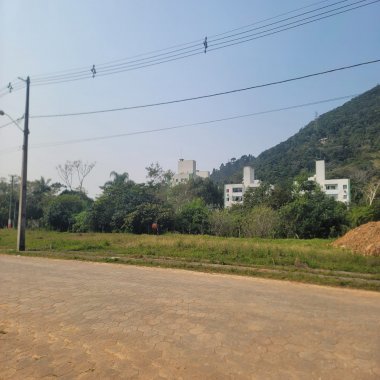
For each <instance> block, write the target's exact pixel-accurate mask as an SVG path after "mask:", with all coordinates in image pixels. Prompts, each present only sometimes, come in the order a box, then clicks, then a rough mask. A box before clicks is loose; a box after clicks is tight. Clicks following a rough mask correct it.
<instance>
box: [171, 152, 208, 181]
mask: <svg viewBox="0 0 380 380" xmlns="http://www.w3.org/2000/svg"><path fill="white" fill-rule="evenodd" d="M196 177H201V178H209V177H210V172H208V171H206V170H197V163H196V161H195V160H184V159H183V158H181V159H180V160H179V161H178V173H177V174H174V176H173V180H172V184H173V185H178V184H179V183H181V182H187V181H188V180H189V179H191V178H196Z"/></svg>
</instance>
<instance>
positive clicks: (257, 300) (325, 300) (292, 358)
mask: <svg viewBox="0 0 380 380" xmlns="http://www.w3.org/2000/svg"><path fill="white" fill-rule="evenodd" d="M0 378H1V379H41V378H44V379H49V378H51V379H56V378H62V379H281V380H284V379H339V380H342V379H344V380H348V379H379V378H380V294H378V293H372V292H365V291H355V290H345V289H333V288H328V287H319V286H313V285H302V284H297V283H290V282H280V281H272V280H263V279H255V278H244V277H237V276H229V275H220V274H216V275H212V274H202V273H194V272H187V271H181V270H172V269H160V268H158V269H153V268H140V267H133V266H124V265H117V264H96V263H88V262H75V261H60V260H52V259H40V258H27V257H11V256H4V255H0Z"/></svg>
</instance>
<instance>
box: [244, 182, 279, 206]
mask: <svg viewBox="0 0 380 380" xmlns="http://www.w3.org/2000/svg"><path fill="white" fill-rule="evenodd" d="M271 195H272V187H271V185H270V184H269V183H266V182H262V183H261V184H260V186H259V187H249V188H248V189H247V191H246V192H245V193H244V199H243V206H244V208H245V209H247V210H250V209H252V208H254V207H256V206H260V205H269V201H270V198H271Z"/></svg>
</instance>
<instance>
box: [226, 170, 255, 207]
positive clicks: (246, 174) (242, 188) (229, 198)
mask: <svg viewBox="0 0 380 380" xmlns="http://www.w3.org/2000/svg"><path fill="white" fill-rule="evenodd" d="M260 184H261V182H260V180H258V179H255V170H254V169H253V168H252V167H251V166H245V167H244V169H243V182H242V183H234V184H228V185H224V207H225V208H227V207H231V206H232V205H234V204H242V203H243V197H244V193H245V192H246V191H247V190H248V189H249V188H250V187H259V186H260Z"/></svg>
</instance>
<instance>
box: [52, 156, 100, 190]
mask: <svg viewBox="0 0 380 380" xmlns="http://www.w3.org/2000/svg"><path fill="white" fill-rule="evenodd" d="M95 164H96V163H95V162H91V163H88V162H82V161H81V160H76V161H66V162H65V164H64V165H63V166H62V165H58V166H57V167H56V169H57V172H58V175H59V177H60V178H61V179H62V181H63V182H64V184H65V186H66V188H67V189H68V190H70V191H71V190H74V189H75V190H78V191H80V192H83V191H84V188H83V182H84V180H85V178H86V177H87V176H88V175H89V174H90V172H91V171H92V169H93V168H94V166H95ZM74 177H76V179H77V186H76V187H74V188H73V183H74V181H75V179H74Z"/></svg>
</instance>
